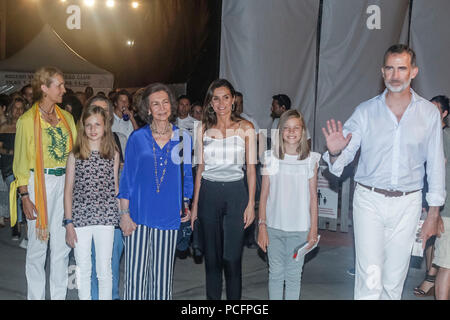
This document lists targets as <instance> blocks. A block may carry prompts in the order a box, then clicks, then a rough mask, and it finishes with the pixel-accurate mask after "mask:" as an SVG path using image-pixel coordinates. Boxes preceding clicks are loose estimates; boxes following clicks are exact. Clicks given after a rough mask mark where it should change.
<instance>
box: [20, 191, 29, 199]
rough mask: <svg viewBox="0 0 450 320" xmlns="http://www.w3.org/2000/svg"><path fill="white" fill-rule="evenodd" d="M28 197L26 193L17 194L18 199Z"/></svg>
mask: <svg viewBox="0 0 450 320" xmlns="http://www.w3.org/2000/svg"><path fill="white" fill-rule="evenodd" d="M29 195H30V194H29V193H28V192H23V193H19V197H20V199H22V198H23V197H26V196H29Z"/></svg>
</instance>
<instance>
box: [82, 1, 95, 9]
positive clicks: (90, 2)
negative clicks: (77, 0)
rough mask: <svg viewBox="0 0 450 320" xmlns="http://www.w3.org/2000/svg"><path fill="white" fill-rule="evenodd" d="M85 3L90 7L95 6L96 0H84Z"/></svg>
mask: <svg viewBox="0 0 450 320" xmlns="http://www.w3.org/2000/svg"><path fill="white" fill-rule="evenodd" d="M84 4H85V5H87V6H88V7H93V6H94V4H95V0H84Z"/></svg>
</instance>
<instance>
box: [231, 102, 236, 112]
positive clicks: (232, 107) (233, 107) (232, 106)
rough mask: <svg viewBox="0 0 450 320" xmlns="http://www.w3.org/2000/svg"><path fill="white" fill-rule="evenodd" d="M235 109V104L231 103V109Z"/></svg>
mask: <svg viewBox="0 0 450 320" xmlns="http://www.w3.org/2000/svg"><path fill="white" fill-rule="evenodd" d="M235 109H236V106H235V105H234V103H233V104H232V105H231V111H234V110H235Z"/></svg>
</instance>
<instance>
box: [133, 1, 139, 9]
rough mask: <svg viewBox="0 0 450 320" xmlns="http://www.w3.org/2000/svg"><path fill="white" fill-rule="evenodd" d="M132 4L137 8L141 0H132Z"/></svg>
mask: <svg viewBox="0 0 450 320" xmlns="http://www.w3.org/2000/svg"><path fill="white" fill-rule="evenodd" d="M131 6H132V7H133V8H134V9H137V7H139V2H137V1H133V2H131Z"/></svg>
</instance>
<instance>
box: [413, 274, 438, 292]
mask: <svg viewBox="0 0 450 320" xmlns="http://www.w3.org/2000/svg"><path fill="white" fill-rule="evenodd" d="M435 280H436V276H430V275H429V274H428V273H427V275H426V276H425V279H424V280H423V282H425V281H427V282H430V283H432V284H433V286H431V287H430V288H429V289H428V291H426V292H425V291H424V290H422V289H420V286H419V287H416V288H414V295H415V296H416V297H419V298H422V297H429V296H433V295H434V281H435ZM423 282H422V283H421V285H422V284H423Z"/></svg>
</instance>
